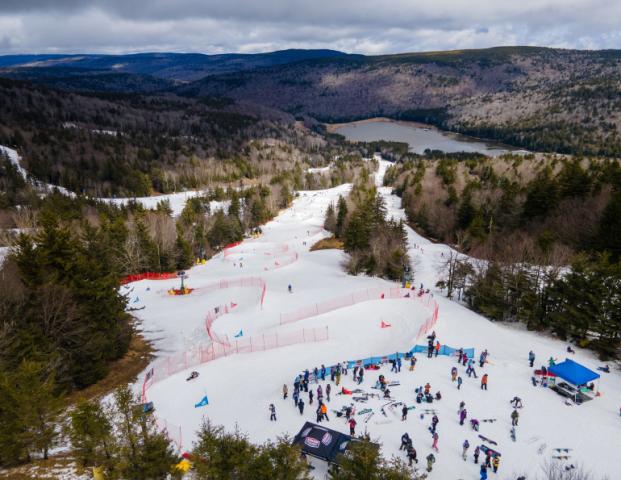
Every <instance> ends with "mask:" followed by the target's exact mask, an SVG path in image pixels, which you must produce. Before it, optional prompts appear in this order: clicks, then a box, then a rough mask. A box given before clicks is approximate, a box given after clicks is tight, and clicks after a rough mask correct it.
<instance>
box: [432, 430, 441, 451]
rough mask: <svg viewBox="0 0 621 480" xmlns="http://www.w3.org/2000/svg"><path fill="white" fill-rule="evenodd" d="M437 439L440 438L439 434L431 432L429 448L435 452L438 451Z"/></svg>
mask: <svg viewBox="0 0 621 480" xmlns="http://www.w3.org/2000/svg"><path fill="white" fill-rule="evenodd" d="M439 439H440V435H438V432H433V443H432V444H431V448H433V449H434V450H435V451H436V452H439V451H440V450H439V449H438V440H439Z"/></svg>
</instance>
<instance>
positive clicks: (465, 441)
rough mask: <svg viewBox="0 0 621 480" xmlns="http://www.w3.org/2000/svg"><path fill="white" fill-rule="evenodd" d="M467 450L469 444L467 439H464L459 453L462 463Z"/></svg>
mask: <svg viewBox="0 0 621 480" xmlns="http://www.w3.org/2000/svg"><path fill="white" fill-rule="evenodd" d="M469 448H470V442H468V439H466V440H464V444H463V450H462V452H461V456H462V458H463V459H464V462H465V461H466V458H467V455H468V449H469Z"/></svg>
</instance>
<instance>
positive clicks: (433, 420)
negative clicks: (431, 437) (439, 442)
mask: <svg viewBox="0 0 621 480" xmlns="http://www.w3.org/2000/svg"><path fill="white" fill-rule="evenodd" d="M439 422H440V419H439V418H438V416H437V415H434V416H433V417H431V433H432V434H433V433H436V427H437V426H438V423H439Z"/></svg>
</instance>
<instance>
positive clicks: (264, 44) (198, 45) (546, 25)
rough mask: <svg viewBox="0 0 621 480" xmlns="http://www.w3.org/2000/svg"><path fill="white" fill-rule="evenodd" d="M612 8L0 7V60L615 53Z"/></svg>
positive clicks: (551, 3) (482, 4) (362, 3)
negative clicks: (323, 52) (181, 54)
mask: <svg viewBox="0 0 621 480" xmlns="http://www.w3.org/2000/svg"><path fill="white" fill-rule="evenodd" d="M619 18H621V2H619V1H618V0H520V2H502V1H498V0H435V1H434V2H422V1H414V0H315V1H309V0H295V1H291V0H290V1H287V0H229V1H222V0H177V1H174V2H171V1H170V0H151V1H138V0H91V1H89V2H88V3H87V2H83V1H80V0H19V1H18V0H2V1H1V2H0V32H1V36H2V39H1V41H0V54H2V53H5V54H6V53H46V52H67V53H73V52H103V53H125V52H135V51H198V52H205V53H221V52H231V51H240V52H256V51H267V50H275V49H283V48H334V49H339V50H344V51H348V52H357V53H371V54H374V53H393V52H403V51H416V50H440V49H451V48H476V47H488V46H494V45H516V44H519V45H547V46H559V47H567V48H620V47H621V33H620V32H619V29H618V19H619Z"/></svg>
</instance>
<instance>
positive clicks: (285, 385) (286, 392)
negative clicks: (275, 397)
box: [282, 383, 289, 400]
mask: <svg viewBox="0 0 621 480" xmlns="http://www.w3.org/2000/svg"><path fill="white" fill-rule="evenodd" d="M288 393H289V389H288V388H287V384H286V383H285V384H284V385H283V386H282V399H283V400H286V399H287V394H288Z"/></svg>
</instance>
